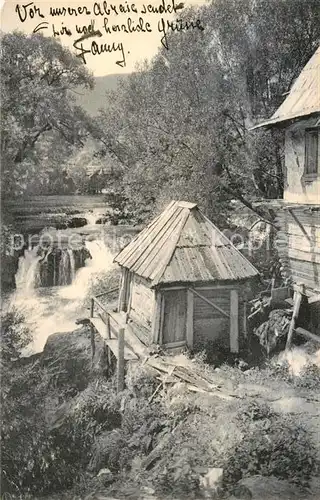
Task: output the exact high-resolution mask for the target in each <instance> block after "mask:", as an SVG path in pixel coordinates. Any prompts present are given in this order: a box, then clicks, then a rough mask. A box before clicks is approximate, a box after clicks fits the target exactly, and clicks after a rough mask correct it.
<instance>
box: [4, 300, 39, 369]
mask: <svg viewBox="0 0 320 500" xmlns="http://www.w3.org/2000/svg"><path fill="white" fill-rule="evenodd" d="M31 341H32V334H31V331H30V329H29V328H28V327H27V326H26V325H25V318H24V315H23V314H22V313H21V312H20V311H19V310H18V309H16V308H14V307H13V308H10V309H9V310H8V311H7V312H5V313H3V314H2V316H1V356H2V360H3V361H10V360H11V359H17V358H19V357H20V353H21V350H22V349H23V348H24V347H26V346H27V345H28V344H30V342H31Z"/></svg>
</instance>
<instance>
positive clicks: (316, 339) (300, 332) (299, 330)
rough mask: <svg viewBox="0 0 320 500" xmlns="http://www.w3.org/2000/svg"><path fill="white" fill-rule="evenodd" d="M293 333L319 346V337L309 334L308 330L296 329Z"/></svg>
mask: <svg viewBox="0 0 320 500" xmlns="http://www.w3.org/2000/svg"><path fill="white" fill-rule="evenodd" d="M295 332H296V333H297V334H298V335H302V336H303V337H306V338H307V339H310V340H313V341H314V342H318V343H319V344H320V336H319V335H316V334H315V333H311V332H309V331H308V330H305V329H304V328H301V327H299V328H296V329H295Z"/></svg>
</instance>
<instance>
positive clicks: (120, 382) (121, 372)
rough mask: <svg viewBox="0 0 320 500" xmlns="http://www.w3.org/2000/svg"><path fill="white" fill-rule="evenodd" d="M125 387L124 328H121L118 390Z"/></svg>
mask: <svg viewBox="0 0 320 500" xmlns="http://www.w3.org/2000/svg"><path fill="white" fill-rule="evenodd" d="M123 389H124V328H120V330H119V335H118V363H117V391H118V392H121V391H123Z"/></svg>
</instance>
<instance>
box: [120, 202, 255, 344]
mask: <svg viewBox="0 0 320 500" xmlns="http://www.w3.org/2000/svg"><path fill="white" fill-rule="evenodd" d="M115 262H117V263H118V264H119V265H120V266H121V268H122V282H121V289H120V294H119V306H118V312H119V313H122V314H126V323H127V324H128V325H130V329H131V331H134V333H135V335H136V336H137V337H138V338H139V339H140V340H141V341H142V342H143V344H145V345H151V344H160V345H162V346H165V347H166V348H177V347H183V346H188V347H190V348H191V349H193V348H194V349H203V348H205V347H206V346H208V344H210V345H215V344H216V345H220V346H221V347H223V348H226V349H229V350H230V351H231V352H235V353H236V352H238V351H239V349H240V348H241V345H242V344H243V342H244V341H245V337H246V303H247V301H248V300H249V299H250V298H251V290H252V281H253V280H254V279H255V278H256V277H257V276H258V271H257V270H256V269H255V267H254V266H253V265H252V264H251V263H250V262H249V261H248V260H247V259H246V258H245V257H244V256H243V255H242V254H241V253H240V252H239V251H238V250H237V249H236V248H235V247H234V246H233V245H232V243H231V242H230V241H229V240H228V238H226V237H225V236H224V235H223V234H222V233H221V232H220V231H219V229H218V228H217V227H216V226H215V225H214V224H213V223H212V222H210V221H209V220H208V219H207V218H206V217H205V216H204V215H203V214H202V213H201V212H200V210H199V209H198V207H197V205H195V204H194V203H187V202H182V201H173V202H171V203H170V205H169V206H168V207H167V208H166V209H165V210H164V212H163V213H162V214H161V215H159V216H158V217H157V218H156V219H155V220H153V221H152V222H151V223H150V224H149V225H148V226H147V227H146V228H145V229H144V230H143V231H142V232H141V233H139V234H138V235H137V236H136V238H135V239H134V240H133V241H132V242H131V243H129V245H127V246H126V247H125V248H124V249H123V250H122V251H121V252H120V253H119V254H118V255H117V257H116V258H115Z"/></svg>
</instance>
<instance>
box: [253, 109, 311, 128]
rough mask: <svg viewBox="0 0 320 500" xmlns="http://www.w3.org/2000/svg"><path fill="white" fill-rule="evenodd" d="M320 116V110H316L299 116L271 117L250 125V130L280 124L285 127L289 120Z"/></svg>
mask: <svg viewBox="0 0 320 500" xmlns="http://www.w3.org/2000/svg"><path fill="white" fill-rule="evenodd" d="M316 115H319V116H320V110H319V111H314V112H313V113H306V114H303V115H298V116H291V117H286V118H270V119H269V120H266V121H264V122H262V123H258V124H257V125H254V126H253V127H250V128H249V130H250V131H251V130H257V129H259V128H264V127H265V128H271V127H273V126H279V127H283V126H285V125H287V124H288V122H294V121H298V120H306V119H307V118H310V117H311V116H316Z"/></svg>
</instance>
